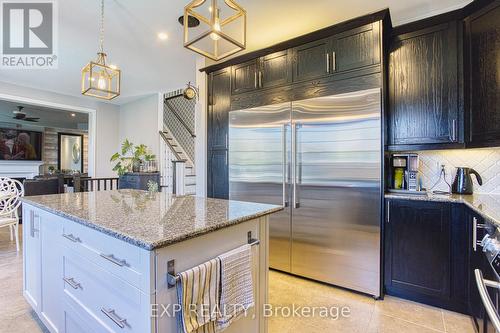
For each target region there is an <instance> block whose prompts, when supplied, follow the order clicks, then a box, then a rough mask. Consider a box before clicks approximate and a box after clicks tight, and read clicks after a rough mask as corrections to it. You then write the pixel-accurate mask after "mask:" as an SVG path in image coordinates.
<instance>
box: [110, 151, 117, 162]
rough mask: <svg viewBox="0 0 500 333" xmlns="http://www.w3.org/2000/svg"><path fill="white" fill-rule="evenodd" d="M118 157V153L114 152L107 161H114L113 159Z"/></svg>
mask: <svg viewBox="0 0 500 333" xmlns="http://www.w3.org/2000/svg"><path fill="white" fill-rule="evenodd" d="M119 158H120V153H114V154H113V156H111V158H110V160H109V161H110V162H114V161H116V160H117V159H119Z"/></svg>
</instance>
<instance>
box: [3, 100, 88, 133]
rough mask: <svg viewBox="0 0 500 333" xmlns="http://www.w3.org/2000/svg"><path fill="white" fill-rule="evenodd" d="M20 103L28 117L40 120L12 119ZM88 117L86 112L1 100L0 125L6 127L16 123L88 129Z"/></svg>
mask: <svg viewBox="0 0 500 333" xmlns="http://www.w3.org/2000/svg"><path fill="white" fill-rule="evenodd" d="M18 105H20V106H23V107H24V109H23V112H25V113H26V117H38V118H40V119H39V121H38V122H28V121H24V120H17V119H12V117H13V116H14V114H13V112H12V111H13V110H16V109H17V106H18ZM73 115H74V116H73ZM88 119H89V118H88V114H86V113H79V112H73V111H65V110H60V109H51V108H46V107H41V106H34V105H29V104H19V103H14V102H8V101H3V100H0V127H4V126H6V124H9V125H10V124H15V125H22V126H23V127H25V128H31V127H34V126H35V127H40V126H41V127H55V128H65V129H87V128H88V122H89V120H88Z"/></svg>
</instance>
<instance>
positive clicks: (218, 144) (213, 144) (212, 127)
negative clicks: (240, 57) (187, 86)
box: [207, 69, 231, 149]
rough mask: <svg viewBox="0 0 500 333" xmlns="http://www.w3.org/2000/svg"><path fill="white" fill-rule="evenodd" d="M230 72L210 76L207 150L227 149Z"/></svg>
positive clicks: (226, 70) (225, 71)
mask: <svg viewBox="0 0 500 333" xmlns="http://www.w3.org/2000/svg"><path fill="white" fill-rule="evenodd" d="M230 89H231V79H230V70H229V69H223V70H220V71H218V72H214V73H212V74H210V77H209V92H210V94H209V98H208V119H207V123H208V133H207V136H208V146H209V149H227V135H228V133H227V130H228V112H229V109H230V107H231V90H230Z"/></svg>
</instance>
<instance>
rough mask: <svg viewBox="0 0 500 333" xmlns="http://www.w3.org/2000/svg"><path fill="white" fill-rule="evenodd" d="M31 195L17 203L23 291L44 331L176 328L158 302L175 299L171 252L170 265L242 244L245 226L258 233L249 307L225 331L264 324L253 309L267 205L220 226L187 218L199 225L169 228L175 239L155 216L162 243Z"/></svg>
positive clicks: (261, 286)
mask: <svg viewBox="0 0 500 333" xmlns="http://www.w3.org/2000/svg"><path fill="white" fill-rule="evenodd" d="M31 200H33V199H30V200H25V202H24V204H23V216H26V217H27V219H26V221H24V223H23V235H24V245H23V251H24V252H23V255H24V295H25V298H26V299H27V301H28V302H29V303H30V304H31V306H32V307H33V309H34V311H35V312H36V313H37V315H38V316H39V317H40V319H41V321H42V322H43V323H44V324H45V326H46V327H47V328H48V329H49V331H51V332H66V333H74V332H85V333H91V332H95V333H99V332H140V333H145V332H146V333H147V332H151V333H154V332H176V331H177V328H176V327H177V325H176V318H175V313H173V312H171V311H164V310H163V309H165V308H169V307H170V308H173V307H172V306H173V304H175V303H177V293H176V289H175V288H169V287H168V283H167V265H168V262H171V261H172V260H174V262H175V271H176V272H179V271H183V270H186V269H189V268H191V267H193V266H196V265H198V264H201V263H203V262H205V261H207V260H209V259H212V258H213V257H216V256H217V255H219V254H222V253H224V252H226V251H229V250H232V249H234V248H236V247H238V246H240V245H243V244H245V243H246V242H247V241H248V233H249V232H250V233H251V235H252V238H257V239H259V240H260V244H259V245H258V246H254V247H252V251H253V261H254V264H253V265H254V266H253V267H254V270H253V271H254V277H253V281H254V291H255V295H254V296H255V300H256V302H255V303H256V307H255V308H254V309H253V310H252V311H250V313H249V315H248V316H247V317H245V318H242V319H240V320H239V321H237V322H236V323H235V324H233V325H232V326H231V327H229V328H228V329H227V330H226V332H227V333H232V332H235V333H236V332H238V333H240V332H249V333H250V332H253V333H257V332H258V333H265V332H266V331H267V328H266V324H265V318H264V317H263V316H262V311H261V309H262V305H263V304H264V303H265V302H266V300H267V283H268V281H267V268H268V255H267V250H268V248H267V246H268V218H267V215H266V214H268V213H269V212H266V214H260V215H259V214H258V215H255V214H252V215H250V216H249V219H248V220H244V219H241V218H239V220H238V221H237V223H234V224H231V223H230V224H229V225H228V224H225V225H224V227H221V228H214V227H213V226H211V227H210V231H207V230H204V229H203V228H204V227H203V223H204V222H203V221H202V220H198V219H195V220H194V223H195V224H196V223H198V224H201V225H194V226H192V228H191V229H190V230H186V233H185V235H184V238H185V239H183V238H182V237H181V238H179V235H181V236H182V232H180V233H179V231H177V232H176V233H175V237H177V238H175V240H171V239H170V238H169V237H171V236H172V233H171V232H169V231H168V230H167V229H165V228H168V227H169V222H168V221H165V220H164V219H163V220H162V221H163V222H164V224H163V225H156V226H155V227H157V228H160V229H161V228H163V229H162V230H157V233H158V234H160V235H162V237H164V239H163V240H165V241H166V242H167V243H168V244H166V245H161V242H160V243H158V242H151V243H147V242H146V241H144V242H143V243H137V244H136V243H134V242H135V241H136V240H138V239H139V238H137V237H135V236H136V235H134V234H133V233H128V234H127V235H125V232H123V235H124V236H123V238H120V237H116V236H115V234H113V233H111V232H110V231H109V230H99V229H98V228H96V227H93V225H91V224H87V225H86V224H84V223H81V222H80V221H79V220H77V221H75V219H73V217H72V216H64V215H63V216H61V214H59V213H58V212H57V211H56V212H55V211H54V207H49V209H46V207H43V206H41V205H40V204H39V203H37V202H30V201H31ZM210 200H211V199H210ZM177 208H179V207H177ZM271 208H272V207H271ZM268 209H269V207H268ZM170 213H171V212H170ZM177 213H179V211H178V210H177ZM202 213H203V214H207V211H203V210H202ZM93 214H96V212H93ZM166 214H168V213H166ZM183 215H184V214H180V215H179V216H178V217H180V216H183ZM86 216H90V215H86ZM185 216H190V217H193V214H190V212H186V215H185ZM178 217H176V218H178ZM228 217H229V218H231V216H229V215H228ZM88 220H89V223H90V222H91V219H90V218H89V219H88ZM160 220H161V219H160ZM97 222H99V219H96V226H99V227H101V226H102V225H100V224H98V223H97ZM124 228H127V230H128V228H130V226H125V227H124ZM116 229H117V230H115V232H118V231H120V228H116ZM199 230H204V231H203V232H201V233H199ZM121 231H123V230H121ZM194 232H197V233H199V234H196V235H193V233H194ZM139 233H141V232H140V231H139ZM142 233H143V232H142ZM142 233H141V234H142ZM139 240H140V239H139ZM148 240H149V239H148ZM159 240H160V241H161V240H162V238H161V237H160V238H159ZM147 247H150V248H147Z"/></svg>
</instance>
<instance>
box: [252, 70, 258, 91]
mask: <svg viewBox="0 0 500 333" xmlns="http://www.w3.org/2000/svg"><path fill="white" fill-rule="evenodd" d="M253 85H254V87H255V88H257V72H255V73H254V82H253Z"/></svg>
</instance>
